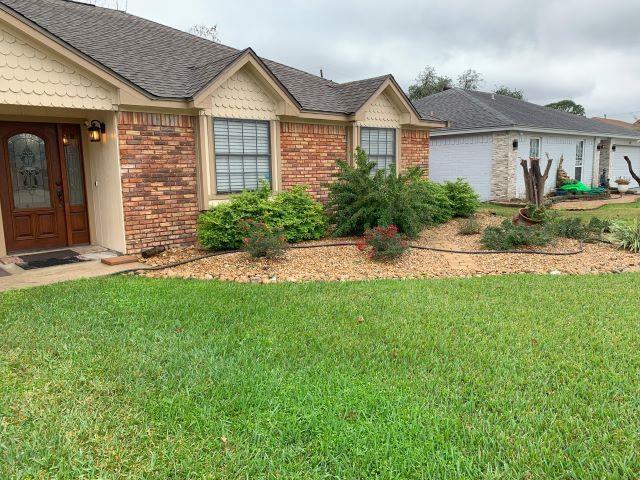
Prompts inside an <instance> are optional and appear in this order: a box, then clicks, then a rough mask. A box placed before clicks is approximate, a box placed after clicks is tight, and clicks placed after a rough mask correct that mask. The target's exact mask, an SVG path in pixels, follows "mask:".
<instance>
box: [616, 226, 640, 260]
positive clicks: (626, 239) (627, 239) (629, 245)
mask: <svg viewBox="0 0 640 480" xmlns="http://www.w3.org/2000/svg"><path fill="white" fill-rule="evenodd" d="M611 236H612V238H613V240H614V242H615V243H616V244H617V245H618V246H619V247H620V248H624V249H625V250H629V251H630V252H633V253H638V252H640V219H638V218H636V219H634V220H632V221H630V222H615V223H614V224H613V225H612V226H611Z"/></svg>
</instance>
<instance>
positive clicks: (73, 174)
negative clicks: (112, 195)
mask: <svg viewBox="0 0 640 480" xmlns="http://www.w3.org/2000/svg"><path fill="white" fill-rule="evenodd" d="M64 156H65V160H66V163H67V183H68V184H69V202H70V203H71V205H84V176H83V175H82V163H81V157H80V139H79V138H78V135H77V134H75V133H71V132H68V133H66V134H65V145H64Z"/></svg>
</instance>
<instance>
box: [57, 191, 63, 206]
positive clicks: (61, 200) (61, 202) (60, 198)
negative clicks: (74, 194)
mask: <svg viewBox="0 0 640 480" xmlns="http://www.w3.org/2000/svg"><path fill="white" fill-rule="evenodd" d="M56 195H57V196H58V205H59V206H60V207H64V192H63V191H62V188H61V187H58V188H56Z"/></svg>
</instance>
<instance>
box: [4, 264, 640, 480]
mask: <svg viewBox="0 0 640 480" xmlns="http://www.w3.org/2000/svg"><path fill="white" fill-rule="evenodd" d="M638 285H640V276H639V275H637V274H624V275H617V276H616V275H605V276H585V277H550V276H545V277H540V276H526V275H525V276H507V277H485V278H476V279H467V280H463V279H457V280H442V281H376V282H354V283H308V284H276V285H266V286H264V285H241V284H233V283H220V282H198V281H189V280H154V279H146V278H139V277H112V278H106V279H98V280H90V281H81V282H75V283H67V284H61V285H57V286H50V287H45V288H40V289H36V290H28V291H17V292H10V293H7V294H3V295H0V328H1V330H2V335H0V458H1V459H2V461H1V462H0V478H25V477H40V476H41V477H45V478H49V477H55V478H96V477H100V478H122V477H127V478H221V479H222V478H224V479H227V478H313V479H315V478H317V479H320V478H323V479H324V478H340V479H359V478H385V479H392V478H393V479H396V478H438V479H448V478H451V479H454V478H455V479H458V478H580V479H588V478H605V477H606V478H636V477H637V476H638V472H639V471H640V458H639V454H638V452H640V436H639V435H638V425H639V424H640V413H639V412H640V408H639V407H640V406H639V405H638V398H639V396H640V356H639V355H638V352H639V351H640V336H638V328H637V316H636V315H634V312H636V311H637V310H638V304H637V300H635V299H637V298H638V296H639V294H640V291H639V289H640V287H638ZM589 292H592V293H593V294H590V293H589ZM596 293H597V294H596ZM629 299H632V300H629Z"/></svg>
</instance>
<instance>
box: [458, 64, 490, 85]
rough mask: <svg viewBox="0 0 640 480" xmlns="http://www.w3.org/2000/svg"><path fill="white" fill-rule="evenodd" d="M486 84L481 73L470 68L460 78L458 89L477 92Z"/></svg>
mask: <svg viewBox="0 0 640 480" xmlns="http://www.w3.org/2000/svg"><path fill="white" fill-rule="evenodd" d="M483 82H484V80H482V75H480V73H479V72H477V71H475V70H473V69H472V68H469V69H467V70H465V71H464V72H462V73H461V74H460V75H459V76H458V87H460V88H464V89H465V90H477V89H478V88H480V85H481V84H482V83H483Z"/></svg>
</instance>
